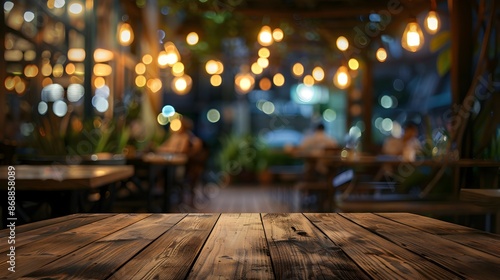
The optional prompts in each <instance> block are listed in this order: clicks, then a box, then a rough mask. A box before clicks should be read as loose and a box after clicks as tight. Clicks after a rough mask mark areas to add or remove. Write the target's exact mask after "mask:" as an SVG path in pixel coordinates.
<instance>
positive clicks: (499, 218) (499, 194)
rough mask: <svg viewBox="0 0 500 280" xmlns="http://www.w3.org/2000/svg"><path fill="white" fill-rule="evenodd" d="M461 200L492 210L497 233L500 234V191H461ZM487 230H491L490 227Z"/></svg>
mask: <svg viewBox="0 0 500 280" xmlns="http://www.w3.org/2000/svg"><path fill="white" fill-rule="evenodd" d="M460 199H461V200H463V201H466V202H472V203H474V204H477V205H479V206H482V207H485V208H488V209H492V210H493V211H494V212H495V228H496V229H495V232H497V233H500V189H461V190H460ZM488 220H490V219H488ZM486 228H487V230H489V225H487V226H486Z"/></svg>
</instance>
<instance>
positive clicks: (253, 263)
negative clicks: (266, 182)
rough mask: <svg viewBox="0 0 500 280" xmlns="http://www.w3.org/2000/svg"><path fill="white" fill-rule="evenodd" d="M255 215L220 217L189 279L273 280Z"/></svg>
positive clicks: (260, 225)
mask: <svg viewBox="0 0 500 280" xmlns="http://www.w3.org/2000/svg"><path fill="white" fill-rule="evenodd" d="M268 252H269V251H268V248H267V243H266V238H265V235H264V229H263V228H262V222H261V219H260V215H259V214H258V213H241V214H238V213H235V214H230V213H227V214H222V215H221V217H220V218H219V220H218V221H217V224H216V226H215V227H214V229H213V232H212V234H211V235H210V237H209V239H208V240H207V243H206V244H205V246H204V249H203V251H202V252H201V253H200V255H199V256H198V258H197V260H196V262H195V264H194V266H193V268H192V270H191V273H190V274H189V277H188V279H273V278H274V276H273V272H272V267H271V258H270V257H269V255H268Z"/></svg>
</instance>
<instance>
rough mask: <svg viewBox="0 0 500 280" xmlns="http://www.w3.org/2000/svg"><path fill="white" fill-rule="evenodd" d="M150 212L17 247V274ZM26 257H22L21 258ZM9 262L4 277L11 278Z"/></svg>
mask: <svg viewBox="0 0 500 280" xmlns="http://www.w3.org/2000/svg"><path fill="white" fill-rule="evenodd" d="M147 216H149V214H142V215H139V214H117V215H115V216H112V217H110V218H106V219H103V220H100V221H97V222H94V223H90V224H87V225H84V226H81V227H78V228H75V229H71V230H69V231H65V232H62V233H58V234H54V235H50V236H48V237H46V238H42V239H40V240H38V241H36V242H32V243H29V244H27V245H24V246H19V247H16V257H17V260H18V262H17V263H16V278H19V277H21V276H24V275H26V274H28V273H31V272H33V271H36V270H38V269H40V268H41V267H43V266H44V265H46V264H48V263H50V262H52V261H55V260H57V259H59V258H61V257H63V256H65V255H67V254H71V253H72V252H74V251H76V250H78V249H79V248H81V247H84V246H86V245H88V244H90V243H92V242H95V241H96V240H99V239H101V238H103V237H104V236H106V235H109V234H111V233H113V232H115V231H118V230H120V229H122V228H124V227H127V226H128V225H131V224H133V223H135V222H137V221H139V220H142V219H144V218H146V217H147ZM21 260H22V261H21ZM7 268H8V263H7V262H1V263H0V279H1V278H4V277H5V278H9V276H10V277H12V276H11V272H10V271H8V270H7Z"/></svg>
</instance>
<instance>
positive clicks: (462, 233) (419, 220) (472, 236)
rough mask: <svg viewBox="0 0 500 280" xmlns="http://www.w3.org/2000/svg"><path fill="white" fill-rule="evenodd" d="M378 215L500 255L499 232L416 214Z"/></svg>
mask: <svg viewBox="0 0 500 280" xmlns="http://www.w3.org/2000/svg"><path fill="white" fill-rule="evenodd" d="M378 215H380V216H382V217H385V218H388V219H391V220H393V221H397V222H400V223H403V224H406V225H409V226H412V227H414V228H416V229H419V230H422V231H425V232H429V233H432V234H435V235H439V236H441V237H442V238H446V239H448V240H452V241H454V242H457V243H460V244H463V245H466V246H469V247H471V248H476V249H477V250H480V251H483V252H485V253H489V254H492V255H494V256H497V257H500V246H499V244H500V235H498V234H491V233H488V232H484V231H481V230H477V229H473V228H469V227H465V226H461V225H457V224H453V223H448V222H444V221H439V220H435V219H432V218H429V217H424V216H419V215H415V214H408V213H380V214H378ZM485 245H486V246H485Z"/></svg>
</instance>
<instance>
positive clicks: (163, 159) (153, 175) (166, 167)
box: [140, 153, 188, 212]
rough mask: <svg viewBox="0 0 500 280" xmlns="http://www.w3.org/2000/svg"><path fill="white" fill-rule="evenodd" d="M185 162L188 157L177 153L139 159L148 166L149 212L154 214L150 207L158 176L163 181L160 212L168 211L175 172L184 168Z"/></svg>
mask: <svg viewBox="0 0 500 280" xmlns="http://www.w3.org/2000/svg"><path fill="white" fill-rule="evenodd" d="M187 161H188V157H187V156H186V155H185V154H179V153H147V154H144V155H142V156H141V157H140V162H142V163H145V164H146V165H147V166H148V182H149V192H148V209H149V210H150V211H153V212H154V209H152V208H151V205H152V197H153V196H154V189H155V184H156V182H157V180H158V174H162V175H163V179H164V182H163V205H162V211H163V212H169V211H170V207H171V203H170V199H171V197H170V196H171V193H172V192H171V190H172V188H173V186H174V184H175V170H176V168H177V167H180V166H184V165H185V164H186V163H187Z"/></svg>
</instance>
